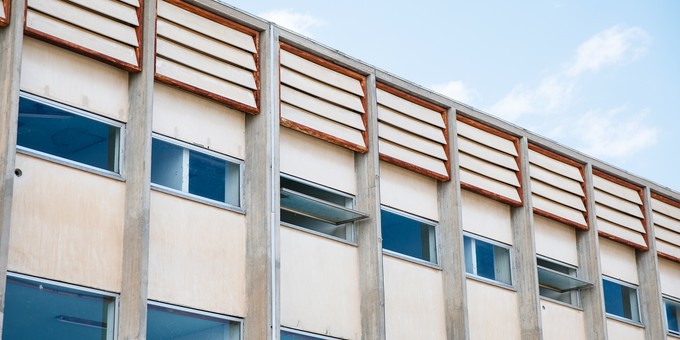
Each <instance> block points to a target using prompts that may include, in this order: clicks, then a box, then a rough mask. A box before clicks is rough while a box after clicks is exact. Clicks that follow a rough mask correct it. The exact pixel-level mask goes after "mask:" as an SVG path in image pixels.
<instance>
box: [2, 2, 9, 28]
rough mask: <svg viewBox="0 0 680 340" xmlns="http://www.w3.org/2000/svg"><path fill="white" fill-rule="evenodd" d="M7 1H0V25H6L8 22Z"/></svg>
mask: <svg viewBox="0 0 680 340" xmlns="http://www.w3.org/2000/svg"><path fill="white" fill-rule="evenodd" d="M9 1H10V0H1V1H0V26H7V25H8V24H9Z"/></svg>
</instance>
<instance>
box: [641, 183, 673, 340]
mask: <svg viewBox="0 0 680 340" xmlns="http://www.w3.org/2000/svg"><path fill="white" fill-rule="evenodd" d="M642 202H643V203H644V214H645V229H647V244H648V246H649V249H648V250H647V251H640V250H636V251H635V252H636V259H637V267H638V280H639V281H640V287H639V289H638V292H639V294H640V312H641V314H642V315H641V319H642V323H644V324H645V337H646V338H647V339H665V336H666V329H665V328H664V316H665V310H664V305H663V302H662V301H663V300H662V299H661V281H660V279H659V260H658V258H657V256H656V242H655V234H654V221H653V219H652V217H653V215H652V193H651V191H650V190H649V187H645V188H644V192H643V197H642Z"/></svg>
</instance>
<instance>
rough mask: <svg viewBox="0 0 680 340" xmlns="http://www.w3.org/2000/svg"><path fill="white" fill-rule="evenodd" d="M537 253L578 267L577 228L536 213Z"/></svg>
mask: <svg viewBox="0 0 680 340" xmlns="http://www.w3.org/2000/svg"><path fill="white" fill-rule="evenodd" d="M534 228H535V229H534V231H535V237H536V253H537V254H539V255H543V256H546V257H549V258H552V259H555V260H559V261H562V262H565V263H569V264H572V265H574V266H577V267H578V253H577V250H576V229H574V227H572V226H568V225H565V224H562V223H559V222H556V221H553V220H551V219H547V218H545V217H541V216H537V215H534Z"/></svg>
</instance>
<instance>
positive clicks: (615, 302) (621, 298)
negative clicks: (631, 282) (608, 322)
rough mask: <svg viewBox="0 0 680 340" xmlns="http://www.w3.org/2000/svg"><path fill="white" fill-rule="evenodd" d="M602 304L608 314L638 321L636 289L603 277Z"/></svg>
mask: <svg viewBox="0 0 680 340" xmlns="http://www.w3.org/2000/svg"><path fill="white" fill-rule="evenodd" d="M602 285H603V290H604V306H605V310H606V312H607V313H608V314H612V315H616V316H620V317H622V318H625V319H629V320H633V321H640V315H639V310H638V303H637V290H635V289H634V288H631V287H627V286H624V285H621V284H619V283H616V282H613V281H610V280H606V279H603V280H602Z"/></svg>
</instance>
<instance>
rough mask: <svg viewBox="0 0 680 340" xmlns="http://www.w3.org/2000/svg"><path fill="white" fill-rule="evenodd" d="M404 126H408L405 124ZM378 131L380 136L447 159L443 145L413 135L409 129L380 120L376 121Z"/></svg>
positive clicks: (429, 154)
mask: <svg viewBox="0 0 680 340" xmlns="http://www.w3.org/2000/svg"><path fill="white" fill-rule="evenodd" d="M404 128H409V127H408V126H406V127H404ZM378 131H379V134H380V138H383V139H385V140H388V141H391V142H393V143H396V144H399V145H401V146H404V147H407V148H409V149H413V150H415V151H418V152H420V153H424V154H426V155H428V156H432V157H436V158H439V159H441V160H444V161H446V160H447V159H448V157H447V155H446V152H445V151H444V145H441V144H439V143H435V142H433V141H430V140H428V139H425V138H422V137H420V136H417V135H414V134H412V133H411V132H410V131H406V130H402V129H400V128H396V127H394V126H392V125H389V124H385V123H382V122H380V123H378Z"/></svg>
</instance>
